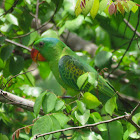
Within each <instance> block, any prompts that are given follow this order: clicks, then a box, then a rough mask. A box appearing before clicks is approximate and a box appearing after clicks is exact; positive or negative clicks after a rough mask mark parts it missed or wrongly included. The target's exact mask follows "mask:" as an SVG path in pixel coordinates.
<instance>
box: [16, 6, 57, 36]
mask: <svg viewBox="0 0 140 140" xmlns="http://www.w3.org/2000/svg"><path fill="white" fill-rule="evenodd" d="M56 10H57V8H56V9H55V11H54V13H53V15H52V16H51V18H50V19H49V21H47V22H46V23H44V24H42V25H41V26H40V27H38V28H37V29H36V30H34V31H31V32H28V33H26V34H24V35H20V36H16V37H13V38H21V37H25V36H27V35H29V34H31V33H33V32H35V31H38V30H40V29H41V28H43V27H45V26H46V25H47V24H48V23H49V22H50V21H51V20H52V19H53V17H54V15H55V13H56Z"/></svg>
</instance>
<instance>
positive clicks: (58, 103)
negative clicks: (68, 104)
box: [55, 100, 64, 111]
mask: <svg viewBox="0 0 140 140" xmlns="http://www.w3.org/2000/svg"><path fill="white" fill-rule="evenodd" d="M63 107H64V102H63V101H61V100H57V101H56V104H55V111H58V110H61V109H62V108H63Z"/></svg>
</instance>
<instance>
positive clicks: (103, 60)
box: [95, 51, 112, 68]
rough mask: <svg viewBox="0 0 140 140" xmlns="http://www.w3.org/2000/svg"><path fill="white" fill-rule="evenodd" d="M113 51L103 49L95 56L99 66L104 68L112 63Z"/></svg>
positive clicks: (96, 63)
mask: <svg viewBox="0 0 140 140" xmlns="http://www.w3.org/2000/svg"><path fill="white" fill-rule="evenodd" d="M111 58H112V53H111V52H106V51H101V52H99V53H98V54H97V55H96V56H95V65H96V66H97V67H99V68H104V67H105V66H107V65H109V64H110V63H111Z"/></svg>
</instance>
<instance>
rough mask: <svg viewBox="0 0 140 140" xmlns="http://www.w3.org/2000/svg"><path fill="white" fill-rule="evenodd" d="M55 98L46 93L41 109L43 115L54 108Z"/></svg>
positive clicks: (53, 95)
mask: <svg viewBox="0 0 140 140" xmlns="http://www.w3.org/2000/svg"><path fill="white" fill-rule="evenodd" d="M56 100H57V97H56V95H55V94H53V93H47V94H46V95H45V97H44V99H43V102H42V107H43V111H44V112H45V114H47V113H49V112H51V111H52V110H53V109H54V108H55V104H56Z"/></svg>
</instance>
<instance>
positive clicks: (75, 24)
mask: <svg viewBox="0 0 140 140" xmlns="http://www.w3.org/2000/svg"><path fill="white" fill-rule="evenodd" d="M83 21H84V17H83V16H82V15H80V16H78V17H77V18H75V19H73V20H67V21H66V23H65V28H66V29H68V30H70V31H75V30H77V29H79V28H80V26H81V25H82V23H83Z"/></svg>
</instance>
